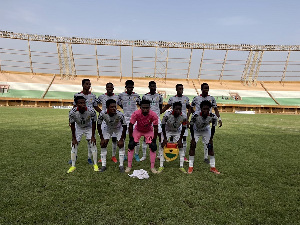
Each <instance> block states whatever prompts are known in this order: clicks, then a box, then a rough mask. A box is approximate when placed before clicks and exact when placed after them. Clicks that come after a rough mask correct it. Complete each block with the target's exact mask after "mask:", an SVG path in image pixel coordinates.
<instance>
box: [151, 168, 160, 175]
mask: <svg viewBox="0 0 300 225" xmlns="http://www.w3.org/2000/svg"><path fill="white" fill-rule="evenodd" d="M150 170H151V172H152V173H154V174H157V173H158V172H157V170H156V169H155V168H151V169H150Z"/></svg>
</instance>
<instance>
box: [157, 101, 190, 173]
mask: <svg viewBox="0 0 300 225" xmlns="http://www.w3.org/2000/svg"><path fill="white" fill-rule="evenodd" d="M172 108H173V110H172V111H167V112H166V113H165V115H164V117H163V119H162V121H161V124H162V133H163V137H164V139H163V142H162V144H161V145H162V148H163V147H164V146H165V145H166V144H167V143H168V140H169V139H170V138H171V139H172V142H174V143H177V144H178V148H179V159H180V168H179V170H180V171H181V172H183V173H186V171H185V169H184V168H183V162H184V156H185V154H184V150H183V137H184V133H185V130H186V128H187V118H186V115H184V114H183V113H182V104H181V102H175V103H173V105H172ZM159 156H160V166H159V168H158V172H159V173H160V172H162V170H163V169H164V156H163V153H162V152H159Z"/></svg>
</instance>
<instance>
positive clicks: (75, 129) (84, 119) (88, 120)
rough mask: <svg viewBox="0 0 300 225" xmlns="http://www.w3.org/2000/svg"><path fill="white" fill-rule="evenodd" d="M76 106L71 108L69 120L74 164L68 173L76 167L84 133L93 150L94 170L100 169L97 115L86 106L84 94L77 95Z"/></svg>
mask: <svg viewBox="0 0 300 225" xmlns="http://www.w3.org/2000/svg"><path fill="white" fill-rule="evenodd" d="M75 103H76V107H74V108H73V109H71V111H70V113H69V122H70V124H71V131H72V143H71V147H72V150H71V160H72V166H71V168H70V169H69V170H68V172H67V173H72V172H73V171H74V170H75V169H76V167H75V162H76V156H77V150H78V144H79V142H80V140H81V137H82V135H85V137H86V140H87V141H88V145H89V146H90V149H91V151H92V155H93V160H94V171H99V168H98V165H97V147H96V138H95V129H96V121H97V115H96V112H95V110H94V109H93V108H89V107H86V100H85V98H84V97H83V96H77V97H76V98H75Z"/></svg>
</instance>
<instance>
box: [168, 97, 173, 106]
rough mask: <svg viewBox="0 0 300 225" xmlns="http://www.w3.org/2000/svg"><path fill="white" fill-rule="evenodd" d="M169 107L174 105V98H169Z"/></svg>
mask: <svg viewBox="0 0 300 225" xmlns="http://www.w3.org/2000/svg"><path fill="white" fill-rule="evenodd" d="M168 105H171V106H172V105H173V98H172V97H171V98H169V101H168Z"/></svg>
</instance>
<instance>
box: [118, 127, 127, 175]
mask: <svg viewBox="0 0 300 225" xmlns="http://www.w3.org/2000/svg"><path fill="white" fill-rule="evenodd" d="M116 136H117V140H118V141H119V140H120V139H121V137H122V129H119V130H118V131H117V132H116ZM124 144H125V141H124V142H123V144H122V145H119V143H118V147H119V162H120V165H119V169H120V172H121V173H124V172H125V169H124V155H125V148H124Z"/></svg>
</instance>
